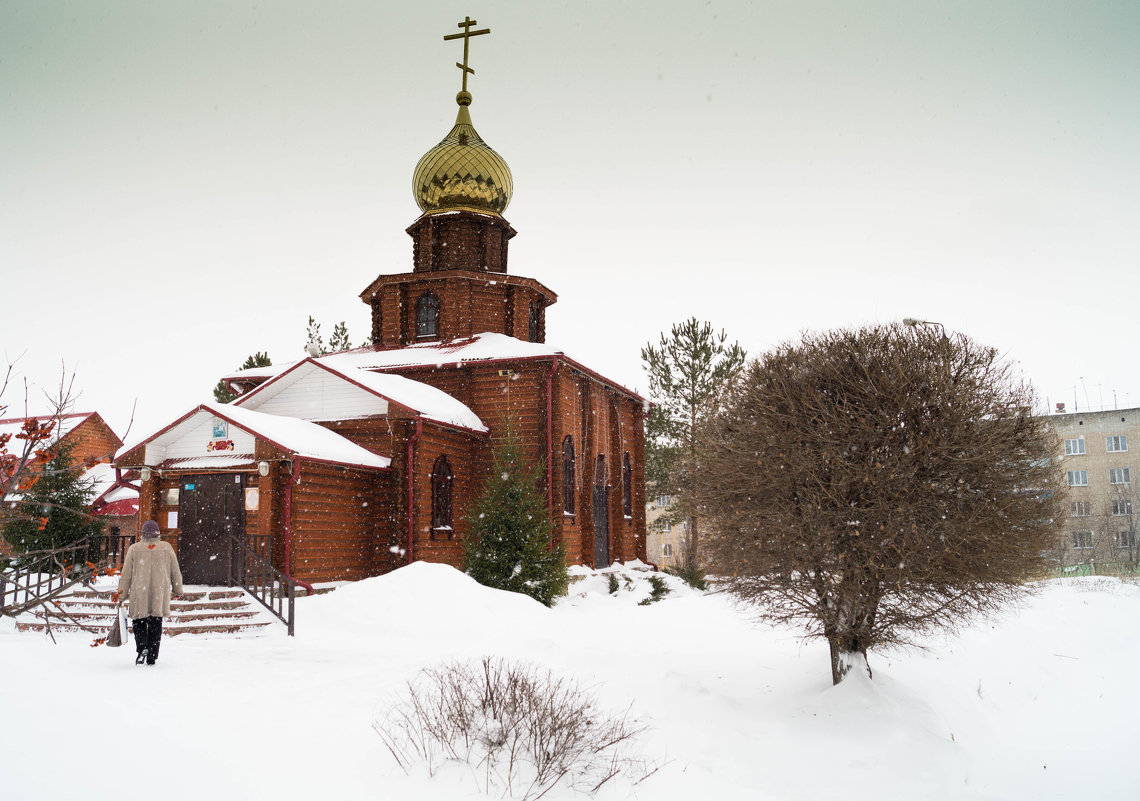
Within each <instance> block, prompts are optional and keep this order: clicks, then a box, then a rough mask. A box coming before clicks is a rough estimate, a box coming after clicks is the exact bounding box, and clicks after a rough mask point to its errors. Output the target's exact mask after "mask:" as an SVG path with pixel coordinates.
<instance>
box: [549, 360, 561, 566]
mask: <svg viewBox="0 0 1140 801" xmlns="http://www.w3.org/2000/svg"><path fill="white" fill-rule="evenodd" d="M557 369H558V357H557V356H555V357H554V361H553V362H551V364H550V372H549V373H547V374H546V515H547V517H549V518H550V522H551V523H552V524H553V522H554V372H555V371H556V370H557ZM549 547H550V548H553V547H554V529H553V528H551V530H550V545H549Z"/></svg>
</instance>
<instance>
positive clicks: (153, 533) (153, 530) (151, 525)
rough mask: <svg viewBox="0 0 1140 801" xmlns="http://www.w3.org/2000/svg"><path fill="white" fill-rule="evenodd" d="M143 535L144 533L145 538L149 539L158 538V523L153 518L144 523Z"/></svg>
mask: <svg viewBox="0 0 1140 801" xmlns="http://www.w3.org/2000/svg"><path fill="white" fill-rule="evenodd" d="M142 535H143V539H148V540H153V539H158V535H159V530H158V523H156V522H154V521H153V520H148V521H146V522H145V523H143V527H142Z"/></svg>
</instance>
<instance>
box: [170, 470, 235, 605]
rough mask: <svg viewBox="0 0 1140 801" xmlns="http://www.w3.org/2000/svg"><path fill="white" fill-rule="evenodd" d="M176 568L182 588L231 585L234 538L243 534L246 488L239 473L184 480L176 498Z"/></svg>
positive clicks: (201, 476)
mask: <svg viewBox="0 0 1140 801" xmlns="http://www.w3.org/2000/svg"><path fill="white" fill-rule="evenodd" d="M178 517H179V520H178V525H179V528H180V529H181V530H182V536H181V538H180V539H179V542H178V564H179V567H181V569H182V582H183V583H184V584H213V585H223V584H229V583H230V567H231V565H232V563H233V559H234V548H233V537H234V536H235V535H236V536H238V537H241V536H242V535H243V534H244V533H245V485H244V480H243V476H242V475H241V474H239V473H221V474H213V475H197V476H184V477H183V479H182V486H181V489H180V491H179V494H178Z"/></svg>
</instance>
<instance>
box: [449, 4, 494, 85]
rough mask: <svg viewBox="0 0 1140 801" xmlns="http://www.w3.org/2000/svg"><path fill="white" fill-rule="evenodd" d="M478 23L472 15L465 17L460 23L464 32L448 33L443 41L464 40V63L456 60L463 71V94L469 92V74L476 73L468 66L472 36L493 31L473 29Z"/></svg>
mask: <svg viewBox="0 0 1140 801" xmlns="http://www.w3.org/2000/svg"><path fill="white" fill-rule="evenodd" d="M477 24H478V22H477V21H476V20H473V19H471V17H464V18H463V22H460V23H459V27H460V28H462V29H463V33H452V34H448V35H447V36H445V37H443V41H445V42H446V41H448V40H450V39H462V40H463V63H462V64H460V63H459V62H458V61H456V62H455V66H457V67H459V69H461V70H462V71H463V89H462V90H461V92H460V93H461V94H466V93H467V76H468V75H469V74H470V75H474V74H475V70H473V69H471V68H470V67H468V66H467V53H468V48H469V47H470V45H471V37H472V36H480V35H482V34H484V33H490V32H491V29H490V28H484V29H483V30H481V31H473V30H471V26H472V25H477ZM470 102H471V98H470V96H468V98H467V103H470ZM461 105H466V103H462V104H461Z"/></svg>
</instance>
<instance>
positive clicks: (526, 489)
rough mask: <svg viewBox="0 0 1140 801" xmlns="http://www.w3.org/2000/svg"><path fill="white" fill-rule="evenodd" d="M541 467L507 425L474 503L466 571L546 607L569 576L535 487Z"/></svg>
mask: <svg viewBox="0 0 1140 801" xmlns="http://www.w3.org/2000/svg"><path fill="white" fill-rule="evenodd" d="M540 468H541V465H537V464H536V465H532V466H529V467H528V466H527V464H526V461H525V460H524V458H523V455H522V449H521V447H520V446H519V443H518V440H517V439H516V437H515V435H514V433H513V432H512V431H510V430H509V429H508V431H507V435H506V437H504V438H503V439H502V440H501V441H500V442H499V444H498V445H497V446H496V447H495V452H494V469H493V470H492V471H491V477H490V478H489V479H488V480H487V484H486V486H485V487H484V489H483V493H482V495H480V496H479V499H478V500H477V501H476V502H475V507H474V510H473V511H472V513H471V515H470V517H469V521H470V523H471V534H470V536H468V537H467V539H466V540H465V541H464V556H465V559H466V565H467V574H468V575H470V576H471V577H472V578H473V579H475V580H476V581H478V582H479V583H480V584H483V585H486V586H488V587H494V588H496V589H500V590H509V591H511V592H521V593H523V594H525V595H529V596H530V597H531V598H534V599H535V600H536V601H539V602H541V603H543V604H545V605H546V606H551V605H552V604H553V603H554V599H555V598H558V597H559V596H561V595H565V594H566V587H567V585H568V584H569V577H568V575H567V573H566V559H565V552H564V549H563V547H562V545H561V543H559V544H557V545H554V546H553V547H551V542H550V537H551V530H552V527H551V523H550V516H549V515H548V514H547V511H546V504H545V502H544V500H543V497H542V493H541V492H539V490H538V476H539V475H540V474H541V469H540Z"/></svg>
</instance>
